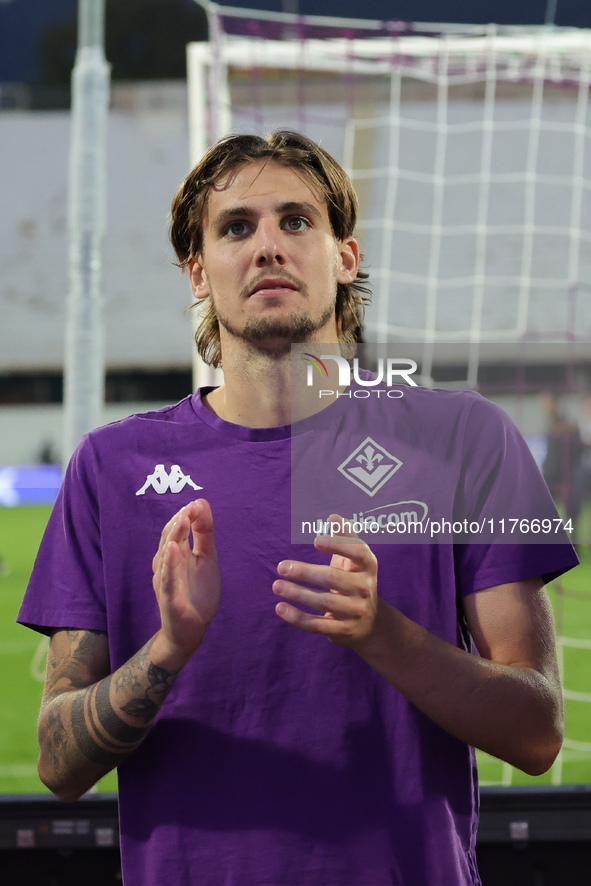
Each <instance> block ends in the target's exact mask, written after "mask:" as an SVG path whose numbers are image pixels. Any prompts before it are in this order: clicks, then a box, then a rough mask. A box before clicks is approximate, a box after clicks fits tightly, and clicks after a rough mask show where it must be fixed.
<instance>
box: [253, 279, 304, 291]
mask: <svg viewBox="0 0 591 886" xmlns="http://www.w3.org/2000/svg"><path fill="white" fill-rule="evenodd" d="M274 289H277V290H281V289H291V290H295V289H297V286H295V285H294V284H293V283H291V282H290V281H289V280H286V279H285V278H283V277H268V278H266V279H265V280H260V281H259V282H258V283H257V284H256V286H254V288H253V289H252V290H251V292H250V295H255V294H256V293H257V292H262V291H265V292H269V291H272V290H274Z"/></svg>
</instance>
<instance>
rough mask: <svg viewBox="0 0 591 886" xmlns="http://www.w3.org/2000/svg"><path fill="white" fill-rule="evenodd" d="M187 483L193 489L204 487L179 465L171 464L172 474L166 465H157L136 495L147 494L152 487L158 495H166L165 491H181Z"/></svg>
mask: <svg viewBox="0 0 591 886" xmlns="http://www.w3.org/2000/svg"><path fill="white" fill-rule="evenodd" d="M187 485H188V486H192V487H193V489H203V486H197V484H196V483H193V481H192V480H191V477H190V476H189V474H183V472H182V471H181V469H180V467H179V465H171V468H170V474H167V473H166V468H165V467H164V465H156V466H155V467H154V471H153V472H152V473H151V474H148V476H147V477H146V482H145V483H144V485H143V486H142V488H141V489H138V491H137V492H136V495H145V494H146V492H147V490H148V489H150V487H151V488H152V489H153V490H154V492H157V493H158V495H164V493H165V492H181V491H182V490H183V489H184V488H185V486H187Z"/></svg>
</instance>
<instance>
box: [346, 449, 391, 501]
mask: <svg viewBox="0 0 591 886" xmlns="http://www.w3.org/2000/svg"><path fill="white" fill-rule="evenodd" d="M401 465H402V462H401V461H400V459H399V458H396V456H395V455H392V453H391V452H388V450H387V449H384V447H383V446H380V444H379V443H376V441H375V440H372V438H371V437H366V438H365V440H364V441H363V443H360V444H359V446H358V447H357V448H356V449H355V450H354V451H353V452H352V453H351V455H348V456H347V458H346V459H345V461H344V462H343V463H342V464H340V465H339V467H338V470H339V471H340V472H341V474H342V475H343V477H346V478H347V480H350V481H351V483H354V484H355V486H358V487H359V488H360V489H363V491H364V492H365V493H367V495H370V496H374V495H375V494H376V492H377V491H378V490H379V489H381V488H382V486H383V485H384V484H385V483H387V482H388V480H389V479H390V477H392V476H393V475H394V474H395V473H396V471H397V470H398V469H399V468H400V467H401Z"/></svg>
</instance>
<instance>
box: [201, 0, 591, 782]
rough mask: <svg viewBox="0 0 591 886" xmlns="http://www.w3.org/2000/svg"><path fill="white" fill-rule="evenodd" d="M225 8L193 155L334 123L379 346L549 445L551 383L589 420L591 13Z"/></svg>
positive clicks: (206, 50)
mask: <svg viewBox="0 0 591 886" xmlns="http://www.w3.org/2000/svg"><path fill="white" fill-rule="evenodd" d="M204 5H205V4H204ZM207 12H208V17H209V31H210V39H209V42H207V43H195V44H191V45H190V46H189V47H188V86H189V127H190V144H191V155H192V156H191V159H192V162H197V160H198V159H199V158H200V156H201V155H202V154H203V152H204V150H205V149H206V147H207V146H208V144H211V143H212V142H214V141H215V140H217V139H218V138H220V137H221V136H223V135H225V134H228V133H230V132H254V133H258V134H260V135H265V134H267V133H269V132H270V131H272V130H274V129H279V128H287V129H297V130H300V131H302V132H304V133H305V134H306V135H308V136H310V137H311V138H313V139H314V140H315V141H318V142H320V143H321V144H322V145H323V147H325V148H326V149H327V150H328V151H329V152H330V153H331V154H333V156H335V157H336V158H337V159H338V160H339V161H340V162H341V163H342V165H343V166H344V167H345V169H346V170H347V172H348V173H349V175H350V176H351V178H352V180H353V184H354V186H355V189H356V191H357V194H358V196H359V201H360V220H359V224H358V227H357V236H358V239H359V240H360V244H361V248H362V252H363V254H364V256H365V266H366V269H367V270H368V271H369V272H370V280H371V282H372V288H373V293H374V295H373V304H372V306H371V307H370V308H368V310H367V312H366V318H365V324H364V338H365V341H366V342H368V347H369V348H371V343H372V342H380V343H386V344H387V345H388V346H390V345H391V344H393V343H394V344H396V347H397V348H399V349H400V355H401V356H404V355H407V354H408V355H412V356H414V357H415V359H417V362H418V363H419V366H420V372H421V375H422V378H423V381H424V382H425V383H431V384H432V383H437V384H442V383H443V384H448V385H455V386H461V387H478V389H479V390H481V391H482V392H483V393H486V394H487V395H492V396H493V397H494V399H496V400H497V402H500V403H501V405H502V406H504V408H506V409H507V411H508V412H509V413H510V414H512V416H513V418H515V419H516V420H517V421H518V424H520V427H521V428H522V430H523V431H524V432H525V434H526V438H528V441H531V445H532V448H535V446H536V445H538V446H539V447H540V452H539V456H538V457H539V461H540V464H542V461H543V459H544V452H545V448H544V447H546V446H547V439H546V426H545V424H544V422H545V420H546V419H545V418H544V417H543V415H542V413H541V410H540V407H539V405H538V403H537V395H538V394H539V392H540V391H541V390H546V391H549V392H551V393H552V394H554V395H559V396H560V397H561V399H562V404H563V408H564V409H565V410H566V413H570V414H571V417H572V418H573V419H574V417H575V413H576V411H577V410H578V409H579V407H580V404H581V402H582V400H583V398H584V397H585V395H587V394H588V392H589V391H591V344H590V341H591V146H590V136H591V109H590V108H589V86H590V80H591V32H590V31H587V30H580V29H561V28H552V29H550V28H544V27H539V28H531V27H527V28H526V27H497V26H494V25H490V26H487V27H481V26H472V25H470V26H462V25H435V24H423V25H421V24H413V25H407V24H403V23H400V22H372V21H361V20H345V19H335V18H327V17H320V16H314V17H307V16H293V15H287V14H270V13H264V12H260V11H255V10H243V9H231V8H229V7H220V6H217V5H216V4H213V3H210V4H207ZM405 348H406V349H407V350H405ZM198 377H199V378H200V380H201V383H203V382H204V380H205V379H208V380H210V379H211V377H212V376H209V378H208V373H207V370H205V374H204V372H203V369H202V370H201V371H200V373H199V374H198ZM590 402H591V401H590ZM588 442H589V444H591V435H590V439H589V441H588ZM569 482H572V478H571V479H570V480H569V478H567V479H566V485H567V486H568V483H569ZM558 485H559V486H560V484H558ZM564 486H565V483H564V482H563V483H562V486H561V488H563V487H564ZM565 500H566V498H565ZM590 520H591V518H590ZM589 531H590V533H591V528H590V530H589ZM590 537H591V535H590ZM563 594H566V592H564V591H563ZM561 604H563V606H564V605H565V598H564V596H563V597H562V598H561ZM586 605H587V608H589V607H588V600H587V604H586ZM565 611H566V610H565ZM576 621H577V624H578V626H579V628H580V632H579V633H577V627H576V625H574V626H573V627H572V630H571V631H570V634H568V630H569V628H568V615H567V616H565V620H564V626H562V625H559V628H560V632H561V646H560V655H561V661H563V662H564V663H565V672H566V684H567V705H571V707H570V708H569V711H571V712H572V716H571V722H572V723H577V724H579V725H578V727H576V728H574V727H573V728H574V734H571V735H568V734H567V741H566V742H565V750H564V751H563V755H562V756H561V757H560V759H559V761H558V763H557V764H556V766H555V767H554V769H553V772H552V779H553V781H555V782H556V783H558V782H560V781H561V780H563V779H565V780H567V781H573V780H574V781H576V780H585V781H590V780H591V742H589V741H588V740H586V739H585V737H584V736H585V731H584V730H583V727H582V725H581V724H582V723H587V727H588V726H589V725H590V724H591V714H589V713H588V711H591V707H590V706H589V704H588V703H589V701H591V686H589V683H588V681H585V679H584V678H582V677H581V675H583V674H585V673H587V674H588V673H589V667H588V665H589V663H590V661H591V659H590V658H589V656H590V655H591V648H590V647H591V641H590V640H589V637H591V619H590V618H587V622H586V624H585V622H584V618H583V619H580V618H579V619H578V620H576ZM565 632H567V633H565ZM571 660H572V661H575V662H577V663H578V666H573V671H572V673H573V680H574V683H576V685H574V684H573V685H570V686H569V671H568V667H569V665H568V663H569V661H571ZM577 675H578V676H577ZM580 710H583V711H584V713H583V714H581V715H580V714H579V712H580ZM577 729H578V731H577ZM586 734H587V736H588V734H589V729H588V728H586ZM572 761H575V762H577V761H579V762H580V761H583V764H584V765H586V766H587V767H588V771H587V774H586V775H585V776H584V777H581V775H580V774H573V773H575V772H576V773H580V770H579V769H576V768H571V769H569V765H570V764H571V762H572ZM491 771H492V770H491ZM487 772H488V770H487ZM569 773H570V774H569ZM513 777H514V775H513V771H512V770H511V769H510V767H505V768H504V769H503V771H502V773H501V772H500V769H499V775H498V776H497V775H494V776H491V777H490V778H487V776H485V781H486V780H491V781H495V780H499V781H503V782H504V783H510V782H511V780H512V779H513Z"/></svg>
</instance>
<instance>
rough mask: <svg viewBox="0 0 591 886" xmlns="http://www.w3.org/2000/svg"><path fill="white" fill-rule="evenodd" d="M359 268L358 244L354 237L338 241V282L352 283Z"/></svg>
mask: <svg viewBox="0 0 591 886" xmlns="http://www.w3.org/2000/svg"><path fill="white" fill-rule="evenodd" d="M358 269H359V244H358V242H357V240H355V239H354V237H347V239H346V240H341V241H340V242H339V269H338V273H337V282H338V283H352V282H353V280H354V279H355V277H356V276H357V271H358Z"/></svg>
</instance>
